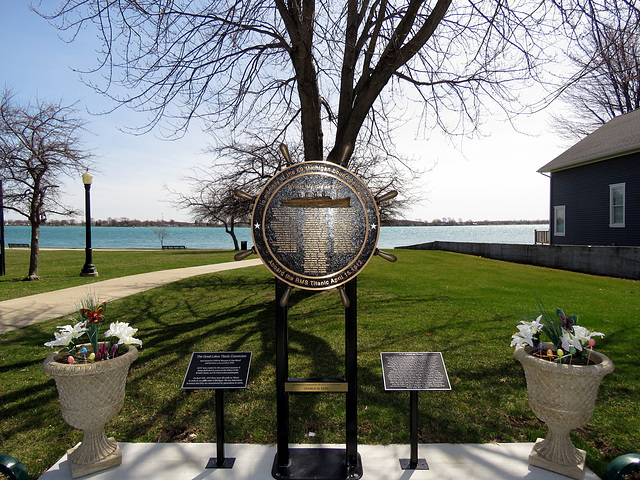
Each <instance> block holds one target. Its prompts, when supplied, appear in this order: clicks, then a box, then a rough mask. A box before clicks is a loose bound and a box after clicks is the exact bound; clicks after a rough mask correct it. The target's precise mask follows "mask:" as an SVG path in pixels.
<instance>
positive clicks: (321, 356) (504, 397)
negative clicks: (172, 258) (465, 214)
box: [0, 251, 640, 478]
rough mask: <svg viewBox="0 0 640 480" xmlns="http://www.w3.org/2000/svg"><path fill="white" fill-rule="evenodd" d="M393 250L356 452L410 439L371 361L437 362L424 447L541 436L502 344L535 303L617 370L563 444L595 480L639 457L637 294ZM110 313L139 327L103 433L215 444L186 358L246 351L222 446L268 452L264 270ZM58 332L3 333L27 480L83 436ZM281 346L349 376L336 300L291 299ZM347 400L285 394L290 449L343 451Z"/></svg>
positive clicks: (370, 282) (12, 430)
mask: <svg viewBox="0 0 640 480" xmlns="http://www.w3.org/2000/svg"><path fill="white" fill-rule="evenodd" d="M394 253H397V254H398V257H399V259H398V262H397V263H395V264H391V263H388V262H385V261H384V260H382V259H380V258H373V259H372V260H371V262H370V263H369V265H368V266H367V267H366V268H365V269H364V271H363V272H362V273H361V274H360V275H359V277H358V348H359V352H358V368H359V370H358V376H359V378H358V381H359V397H358V405H359V407H358V410H359V412H358V415H359V419H358V424H359V441H360V442H361V443H376V444H387V443H405V444H406V443H408V442H409V436H408V408H409V395H408V393H398V392H385V391H384V388H383V385H382V374H381V368H380V352H381V351H440V352H442V354H443V357H444V361H445V364H446V366H447V370H448V373H449V376H450V379H451V382H452V390H451V391H450V392H423V393H421V394H420V402H419V403H420V411H419V428H420V431H419V435H420V437H419V441H420V442H424V443H432V442H435V443H440V442H451V443H484V442H491V441H499V442H533V441H535V439H536V438H537V437H539V436H543V435H544V432H545V429H544V425H543V424H542V423H541V422H540V421H538V420H537V419H536V418H535V416H534V415H533V414H532V413H531V411H530V410H529V407H528V403H527V398H526V385H525V380H524V373H523V371H522V368H521V366H520V364H519V363H517V361H516V360H515V359H514V358H513V351H512V348H510V347H509V342H510V339H511V338H510V337H511V334H512V333H513V332H514V331H515V325H516V323H518V322H519V320H520V319H521V318H520V316H521V315H530V314H534V313H535V311H536V298H540V299H541V300H542V301H543V302H544V303H545V304H546V305H547V306H548V307H555V306H560V307H563V308H564V309H565V311H566V312H567V313H577V314H579V315H580V323H581V324H583V325H585V326H587V327H591V328H593V329H595V330H598V331H601V332H604V333H606V334H607V336H606V337H605V338H604V339H603V340H599V341H598V344H597V345H596V348H597V349H598V350H600V351H601V352H603V353H605V354H606V355H608V356H609V357H610V358H611V359H612V360H613V361H614V363H615V366H616V370H615V371H614V372H613V373H612V374H611V375H609V376H607V377H605V379H604V381H603V383H602V386H601V390H600V394H599V400H598V404H597V407H596V412H595V415H594V418H593V420H592V421H591V423H590V424H589V425H588V426H586V427H585V428H583V429H581V430H579V431H576V432H575V433H574V434H573V438H574V442H575V443H576V445H577V446H578V447H579V448H583V449H585V450H586V451H587V455H588V465H589V466H590V468H592V469H593V470H595V471H596V473H598V474H599V475H602V474H603V473H604V469H605V468H606V465H607V463H608V462H609V461H611V460H612V459H613V458H615V457H616V456H618V455H621V454H623V453H630V452H637V451H638V450H637V449H638V445H640V427H639V424H638V410H639V407H640V400H639V398H640V385H639V382H638V380H637V365H638V357H639V355H638V348H637V345H638V341H639V334H638V332H639V330H638V329H637V328H638V324H639V323H640V299H639V298H638V296H639V295H640V282H637V281H629V280H621V279H613V278H605V277H595V276H590V275H583V274H577V273H571V272H565V271H558V270H549V269H545V268H540V267H532V266H524V265H517V264H511V263H505V262H499V261H494V260H488V259H483V258H476V257H471V256H465V255H458V254H453V253H447V252H435V251H396V252H394ZM105 254H106V252H105ZM103 262H106V257H105V260H103ZM81 264H82V262H81V261H80V262H79V265H80V267H81ZM76 270H79V267H78V268H77V269H76ZM98 270H99V271H101V265H100V264H99V263H98ZM74 271H75V270H74ZM108 313H109V318H110V319H111V320H119V321H126V322H130V323H131V324H132V325H133V326H135V327H137V328H139V329H140V331H139V335H138V336H139V337H140V338H141V339H142V340H143V342H144V348H143V349H142V350H141V352H140V358H139V359H138V360H137V361H136V362H135V363H134V364H133V366H132V368H131V371H130V375H129V380H128V385H127V398H126V400H125V406H124V408H123V409H122V411H121V413H120V414H119V415H118V416H117V417H116V419H114V420H113V421H112V422H110V423H109V425H108V426H107V432H108V434H109V435H111V436H115V437H116V439H117V440H119V441H133V442H157V441H160V442H180V441H186V438H187V437H188V435H189V434H195V435H197V437H196V441H197V442H214V441H215V405H214V396H215V395H214V393H213V392H212V391H207V390H201V391H182V390H180V385H181V382H182V379H183V377H184V374H185V372H186V368H187V364H188V362H189V358H190V356H191V352H194V351H221V350H228V351H252V352H253V361H252V365H251V373H250V376H249V386H248V388H247V389H246V390H237V391H230V392H228V394H227V395H226V396H225V403H226V406H225V408H226V412H225V415H226V432H225V433H226V440H227V441H228V442H231V443H235V442H250V443H273V442H275V439H276V438H275V432H276V425H275V351H274V333H275V321H274V317H275V306H274V286H273V279H272V277H271V276H270V275H269V273H268V271H267V270H266V269H265V268H264V267H252V268H247V269H242V270H234V271H229V272H223V273H219V274H211V275H203V276H199V277H193V278H190V279H187V280H183V281H180V282H176V283H173V284H170V285H167V286H164V287H161V288H157V289H154V290H150V291H148V292H144V293H140V294H137V295H133V296H130V297H127V298H124V299H121V300H118V301H114V302H112V303H111V304H110V305H109V310H108ZM60 322H61V320H60V319H58V320H52V321H48V322H43V323H40V324H36V325H33V326H30V327H27V328H24V329H21V330H18V331H13V332H9V333H6V334H3V335H0V369H1V370H0V372H1V375H0V402H1V404H2V406H3V407H2V409H3V421H2V423H0V445H2V450H3V451H2V453H6V454H9V455H12V456H15V457H17V458H19V459H20V460H21V461H22V462H23V463H24V464H25V465H26V466H27V468H28V470H29V472H30V473H31V475H33V477H34V478H37V476H38V475H40V474H41V473H42V472H43V471H44V470H46V469H47V468H48V467H49V466H50V465H51V464H53V463H54V462H55V461H56V460H57V459H58V458H60V457H61V456H62V455H63V454H64V452H65V451H66V449H67V448H69V447H70V446H72V445H73V444H75V443H76V442H77V441H79V440H80V438H81V434H80V432H78V431H74V430H73V429H71V428H70V427H69V426H67V425H66V424H65V423H64V422H63V420H62V419H61V418H60V415H59V406H58V399H57V393H56V389H55V384H54V382H53V380H51V379H50V378H48V377H47V376H46V375H45V374H44V373H43V372H42V370H41V366H40V365H41V362H42V360H43V359H44V358H45V357H46V355H47V354H48V353H49V352H48V350H47V349H45V348H43V347H41V346H40V345H42V343H44V342H45V341H47V340H49V339H50V338H51V335H52V332H53V330H54V328H55V326H56V325H60ZM289 342H290V353H291V355H290V370H291V371H290V374H291V376H297V377H324V376H326V377H336V376H340V375H341V373H343V350H344V316H343V309H342V306H341V303H340V298H339V296H338V294H337V292H335V291H328V292H321V293H315V294H314V293H310V292H305V291H300V290H296V291H294V294H293V295H292V297H291V301H290V311H289ZM343 398H344V397H343V395H341V394H321V395H297V396H292V397H291V412H292V414H291V418H290V421H291V428H290V431H291V437H290V440H291V441H292V442H318V443H325V442H327V443H334V442H344V401H343ZM310 432H314V433H315V434H316V435H315V436H314V437H310V436H309V435H308V434H309V433H310Z"/></svg>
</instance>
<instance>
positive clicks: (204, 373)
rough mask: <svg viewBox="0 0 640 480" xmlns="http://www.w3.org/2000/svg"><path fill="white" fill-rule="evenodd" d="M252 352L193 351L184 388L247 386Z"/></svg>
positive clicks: (235, 387) (229, 388)
mask: <svg viewBox="0 0 640 480" xmlns="http://www.w3.org/2000/svg"><path fill="white" fill-rule="evenodd" d="M251 356H252V352H193V353H192V354H191V360H190V361H189V366H188V367H187V373H186V374H185V376H184V380H183V381H182V389H184V390H197V389H224V390H231V389H238V388H240V389H242V388H247V381H248V379H249V368H250V366H251Z"/></svg>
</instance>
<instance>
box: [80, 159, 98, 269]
mask: <svg viewBox="0 0 640 480" xmlns="http://www.w3.org/2000/svg"><path fill="white" fill-rule="evenodd" d="M92 180H93V175H91V174H90V173H89V172H88V171H87V172H85V173H83V174H82V183H84V204H85V212H86V221H85V231H86V235H87V241H86V247H85V249H84V251H85V260H84V266H83V267H82V271H81V272H80V276H81V277H97V276H98V270H96V267H95V265H94V264H93V260H92V259H91V253H92V251H91V194H90V193H89V192H90V191H91V181H92Z"/></svg>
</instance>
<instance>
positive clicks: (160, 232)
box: [152, 227, 169, 248]
mask: <svg viewBox="0 0 640 480" xmlns="http://www.w3.org/2000/svg"><path fill="white" fill-rule="evenodd" d="M152 232H153V234H154V235H155V236H156V237H158V240H160V248H163V247H164V239H165V238H167V237H168V236H169V232H168V231H167V229H166V228H165V227H159V228H154V229H153V230H152Z"/></svg>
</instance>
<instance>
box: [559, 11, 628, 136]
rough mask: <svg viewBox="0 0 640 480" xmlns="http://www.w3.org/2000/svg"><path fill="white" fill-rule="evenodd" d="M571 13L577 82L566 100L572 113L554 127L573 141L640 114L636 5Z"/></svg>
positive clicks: (571, 85) (569, 88)
mask: <svg viewBox="0 0 640 480" xmlns="http://www.w3.org/2000/svg"><path fill="white" fill-rule="evenodd" d="M576 7H578V6H576ZM567 13H568V12H567ZM571 13H572V15H570V16H569V18H570V19H571V22H568V23H567V24H568V25H571V29H572V32H571V33H572V34H573V35H574V36H575V39H574V42H573V43H572V45H573V50H572V51H571V52H570V53H569V58H570V60H571V63H572V64H573V66H574V67H575V72H576V79H575V81H573V82H571V83H570V84H569V85H568V87H567V89H566V90H565V92H564V94H563V96H562V99H563V100H564V102H565V103H566V104H567V105H568V106H569V109H568V113H564V114H562V115H559V116H558V117H557V118H556V125H557V126H558V127H559V130H560V132H561V133H562V134H563V135H564V136H565V137H567V138H569V139H575V138H582V137H584V136H586V135H588V134H590V133H591V132H593V131H594V130H596V129H597V128H598V127H600V126H601V125H603V124H605V123H606V122H608V121H609V120H611V119H612V118H614V117H616V116H618V115H622V114H624V113H628V112H631V111H633V110H636V109H638V108H640V11H638V6H637V5H636V4H635V1H633V0H629V1H626V2H618V1H607V0H590V1H586V2H581V3H580V4H579V9H578V10H572V11H571Z"/></svg>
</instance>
